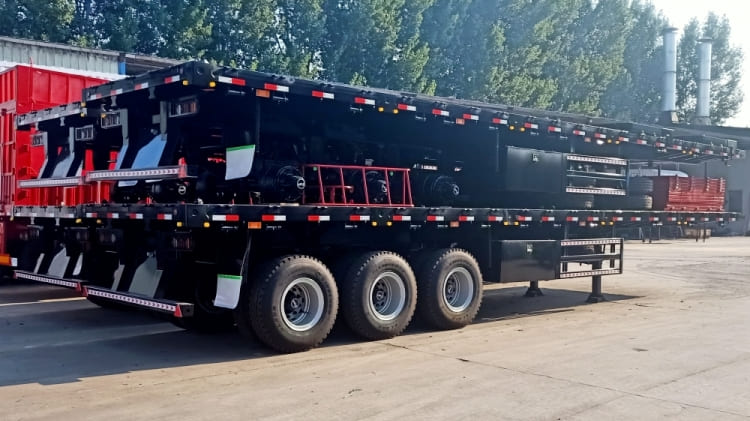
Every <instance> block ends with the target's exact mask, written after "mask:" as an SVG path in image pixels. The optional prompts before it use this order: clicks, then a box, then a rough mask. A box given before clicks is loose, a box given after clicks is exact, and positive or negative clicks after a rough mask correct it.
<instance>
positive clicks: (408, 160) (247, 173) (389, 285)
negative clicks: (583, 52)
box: [4, 62, 744, 352]
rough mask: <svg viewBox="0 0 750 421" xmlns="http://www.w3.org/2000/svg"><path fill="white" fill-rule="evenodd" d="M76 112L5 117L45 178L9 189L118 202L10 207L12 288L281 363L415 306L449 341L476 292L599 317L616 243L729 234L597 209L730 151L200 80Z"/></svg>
mask: <svg viewBox="0 0 750 421" xmlns="http://www.w3.org/2000/svg"><path fill="white" fill-rule="evenodd" d="M83 99H84V101H83V102H81V103H75V104H68V105H66V106H62V107H55V108H51V109H48V110H43V111H40V112H36V113H30V114H26V115H21V116H19V117H18V121H17V124H18V127H19V128H20V129H31V128H36V129H38V130H40V131H41V132H44V133H46V134H45V137H44V139H41V140H40V143H43V144H44V146H45V150H46V151H47V154H48V167H49V168H47V171H43V173H42V176H40V178H38V179H35V180H25V181H22V182H21V183H20V186H21V187H23V188H49V187H56V188H74V187H76V186H81V185H96V184H101V183H109V184H110V185H112V186H114V187H113V188H114V189H115V190H114V192H115V193H113V194H117V197H115V198H114V200H113V201H112V202H108V201H100V202H99V203H92V204H77V205H75V206H66V205H65V204H60V205H59V206H16V207H14V208H12V209H11V210H9V211H8V212H7V214H6V215H5V216H4V217H5V218H8V220H9V221H10V222H11V223H10V224H9V225H8V226H9V231H8V237H9V240H10V241H9V247H10V249H11V251H12V254H13V255H14V256H15V258H16V259H17V262H18V263H17V270H16V272H15V273H16V276H17V277H18V278H22V279H27V280H31V281H36V282H42V283H48V284H53V285H58V286H62V287H67V288H73V289H77V290H79V291H81V293H82V294H83V295H86V296H88V298H89V299H91V300H92V301H94V302H95V303H97V304H100V305H102V306H109V305H113V304H117V305H121V304H124V305H128V306H132V307H138V308H144V309H148V310H151V311H155V312H158V313H162V314H165V315H167V316H169V317H170V318H172V320H173V321H174V322H175V323H177V324H178V325H180V326H183V327H186V328H192V329H199V330H218V329H226V328H229V327H231V326H234V325H237V326H238V327H239V328H240V331H241V332H244V333H247V334H249V332H250V331H252V332H253V333H254V334H255V335H257V336H258V337H259V338H260V339H261V340H262V341H263V342H264V343H266V344H268V345H269V346H271V347H273V348H275V349H277V350H280V351H284V352H292V351H299V350H304V349H309V348H311V347H313V346H316V345H317V344H319V343H320V342H321V341H322V340H323V339H324V338H325V337H326V335H327V333H328V331H329V330H330V328H331V326H332V325H333V321H334V320H335V317H336V314H337V313H340V316H341V317H343V318H344V319H345V321H346V322H347V324H348V325H349V326H350V327H352V329H353V330H354V331H355V332H357V333H359V334H360V335H362V336H363V337H365V338H367V339H381V338H387V337H391V336H394V335H397V334H399V333H400V332H401V331H403V329H404V328H405V327H406V325H408V323H409V321H410V320H411V317H412V314H413V313H414V311H415V307H416V308H417V309H418V310H419V311H420V312H421V313H422V314H423V315H424V316H425V318H426V319H427V320H428V322H430V323H431V324H432V325H433V326H435V327H437V328H443V329H448V328H457V327H461V326H465V325H466V324H468V323H470V322H471V320H472V319H473V317H474V315H475V314H476V312H477V311H478V309H479V305H480V303H481V290H482V285H483V282H519V281H529V282H530V283H531V284H530V288H529V292H528V293H529V295H536V294H539V293H540V292H541V291H540V290H539V287H538V281H540V280H551V279H560V278H571V277H583V276H586V277H588V276H590V277H592V279H593V282H592V294H591V296H590V300H591V301H598V300H601V299H603V295H602V291H601V276H603V275H610V274H619V273H622V269H623V265H622V260H623V254H622V253H623V240H622V239H621V238H617V236H616V235H615V234H616V229H618V228H622V227H653V226H663V225H683V226H703V225H705V224H708V223H718V224H723V223H724V222H730V221H732V220H735V219H736V218H738V217H739V215H737V214H734V213H729V212H723V211H712V212H691V211H683V212H671V211H670V212H665V211H658V210H650V209H633V208H627V207H624V208H623V206H621V204H623V203H627V202H623V201H622V200H619V199H618V200H614V199H617V198H618V197H622V198H627V197H629V193H630V188H629V180H630V178H629V177H628V173H627V172H628V168H629V164H630V162H631V161H649V162H659V161H680V162H702V161H707V160H712V159H722V160H725V161H728V160H731V159H734V158H737V157H740V156H742V155H743V154H744V152H743V151H741V150H739V149H738V148H737V143H736V141H733V140H732V139H723V138H715V137H710V136H709V137H706V136H703V137H701V136H697V137H696V136H693V137H690V138H687V137H688V136H683V137H678V136H677V134H676V133H674V132H673V131H670V130H669V129H668V128H663V127H654V126H645V125H636V124H632V123H620V122H611V121H601V122H600V123H601V125H595V124H594V122H595V121H594V120H592V119H588V118H586V117H583V116H573V115H569V114H562V113H553V112H547V111H541V110H530V109H522V108H514V107H508V106H502V105H493V104H484V103H478V102H473V101H464V100H457V99H449V98H438V97H430V96H424V95H416V94H411V93H403V92H395V91H389V90H383V89H374V88H366V87H355V86H349V85H343V84H338V83H329V82H321V81H310V80H304V79H296V78H291V77H288V76H282V75H274V74H267V73H261V72H254V71H245V70H238V69H231V68H223V67H214V66H211V65H208V64H204V63H198V62H190V63H185V64H182V65H179V66H175V67H172V68H168V69H163V70H158V71H153V72H149V73H146V74H143V75H140V76H136V77H132V78H129V79H123V80H119V81H114V82H111V83H107V84H104V85H101V86H97V87H93V88H89V89H86V90H85V91H84V92H83ZM60 127H62V129H60ZM136 133H137V134H136ZM168 134H169V136H168ZM175 138H177V139H179V140H175ZM153 145H158V146H159V148H154V146H153ZM66 148H67V149H66ZM250 150H251V151H250ZM112 151H116V152H118V158H117V161H116V163H115V162H114V161H112V160H111V159H109V160H108V159H104V158H102V157H105V158H110V157H111V152H112ZM152 151H157V152H153V153H152ZM165 151H166V152H165ZM415 151H416V152H415ZM86 154H89V155H86ZM90 155H93V161H94V168H93V169H91V168H88V169H86V170H85V171H81V169H83V168H84V162H85V160H86V159H89V160H91V159H90ZM347 155H348V156H349V157H347ZM87 156H88V157H89V158H86V157H87ZM238 156H239V157H240V158H241V159H240V158H237V157H238ZM423 156H424V157H425V158H424V159H422V158H421V157H423ZM97 157H98V158H97ZM289 157H292V158H289ZM139 160H140V161H148V162H150V164H149V165H145V166H144V165H141V164H138V162H139ZM253 160H255V164H253ZM373 161H374V164H375V165H374V164H373ZM63 162H64V163H65V164H64V165H65V166H66V167H65V168H66V169H67V171H59V168H61V167H60V165H61V164H60V163H63ZM71 162H72V164H71ZM289 162H292V163H291V164H290V163H289ZM382 162H385V163H384V164H381V163H382ZM68 166H69V167H68ZM217 168H218V170H217ZM306 171H307V172H306ZM63 172H65V174H62V175H61V173H63ZM230 173H231V175H230ZM237 174H239V176H236V175H237ZM269 174H270V175H269ZM410 177H411V178H410ZM222 178H223V180H222ZM207 180H210V181H211V182H209V181H207ZM331 180H333V181H331ZM201 183H202V184H201ZM212 183H213V184H212ZM222 183H224V184H222ZM209 185H210V186H211V187H206V186H209ZM368 188H369V190H368ZM459 191H460V192H459ZM165 192H166V193H165ZM464 192H468V193H464ZM297 193H299V194H297ZM180 195H183V196H184V197H183V196H180ZM155 198H156V199H155ZM613 198H614V199H613ZM279 199H283V200H279ZM289 199H291V200H289ZM582 199H585V200H582ZM600 199H602V200H601V203H607V204H609V205H610V206H599V205H597V204H598V203H600ZM571 204H572V205H573V206H570V205H571ZM417 296H419V300H418V301H417ZM339 307H340V311H339Z"/></svg>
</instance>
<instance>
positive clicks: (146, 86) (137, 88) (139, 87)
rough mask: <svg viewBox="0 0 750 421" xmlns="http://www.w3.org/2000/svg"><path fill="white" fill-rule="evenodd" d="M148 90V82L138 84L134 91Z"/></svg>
mask: <svg viewBox="0 0 750 421" xmlns="http://www.w3.org/2000/svg"><path fill="white" fill-rule="evenodd" d="M146 88H148V82H143V83H136V84H135V87H134V88H133V89H135V90H136V91H140V90H141V89H146Z"/></svg>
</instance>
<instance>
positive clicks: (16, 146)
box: [0, 65, 114, 260]
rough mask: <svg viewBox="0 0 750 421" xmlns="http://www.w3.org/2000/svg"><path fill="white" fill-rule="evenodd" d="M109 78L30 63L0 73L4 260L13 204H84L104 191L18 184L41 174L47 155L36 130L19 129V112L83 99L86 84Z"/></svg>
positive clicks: (0, 250)
mask: <svg viewBox="0 0 750 421" xmlns="http://www.w3.org/2000/svg"><path fill="white" fill-rule="evenodd" d="M113 76H114V75H113ZM113 78H114V77H113ZM105 81H106V80H103V79H99V78H94V77H90V76H85V75H80V74H76V73H66V72H62V71H53V70H48V69H46V68H38V67H33V66H27V65H17V66H15V67H12V68H9V69H6V70H5V71H3V72H0V260H2V259H3V256H2V254H3V253H5V244H4V241H5V235H3V233H4V231H5V226H4V224H5V221H4V218H5V217H6V216H9V215H10V209H11V208H12V206H13V205H57V206H59V205H61V204H63V203H65V204H76V203H85V202H87V201H89V200H91V199H92V197H94V196H95V195H96V194H100V192H98V191H93V190H92V187H70V188H48V189H34V190H28V189H19V188H18V180H26V179H31V178H36V177H37V176H38V173H39V170H40V168H41V167H42V165H43V164H44V159H45V154H44V148H43V147H36V146H35V145H34V144H33V139H34V133H33V132H28V131H25V132H24V131H16V128H15V121H16V115H17V114H25V113H29V112H32V111H36V110H42V109H45V108H49V107H53V106H56V105H61V104H67V103H70V102H74V101H80V100H81V91H82V90H83V89H84V88H88V87H91V86H95V85H99V84H101V83H102V82H105Z"/></svg>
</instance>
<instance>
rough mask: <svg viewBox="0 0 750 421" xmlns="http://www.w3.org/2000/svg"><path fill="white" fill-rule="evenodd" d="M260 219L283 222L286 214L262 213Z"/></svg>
mask: <svg viewBox="0 0 750 421" xmlns="http://www.w3.org/2000/svg"><path fill="white" fill-rule="evenodd" d="M260 219H261V221H264V222H284V221H286V215H262V216H261V217H260Z"/></svg>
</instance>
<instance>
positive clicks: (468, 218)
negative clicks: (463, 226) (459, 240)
mask: <svg viewBox="0 0 750 421" xmlns="http://www.w3.org/2000/svg"><path fill="white" fill-rule="evenodd" d="M458 220H459V221H461V222H474V217H473V216H471V215H459V217H458Z"/></svg>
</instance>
